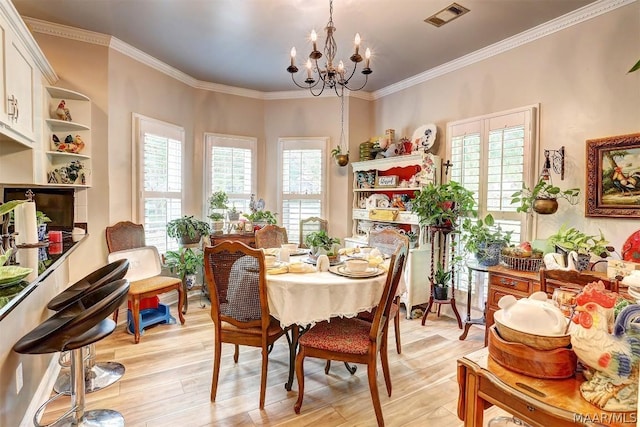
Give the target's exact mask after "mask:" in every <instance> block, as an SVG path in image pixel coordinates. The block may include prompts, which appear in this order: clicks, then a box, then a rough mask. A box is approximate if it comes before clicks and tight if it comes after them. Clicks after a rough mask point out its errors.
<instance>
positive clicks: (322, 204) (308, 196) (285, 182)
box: [278, 138, 328, 243]
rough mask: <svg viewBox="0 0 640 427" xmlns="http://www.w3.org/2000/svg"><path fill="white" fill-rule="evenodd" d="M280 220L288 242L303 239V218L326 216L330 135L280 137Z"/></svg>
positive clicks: (296, 241)
mask: <svg viewBox="0 0 640 427" xmlns="http://www.w3.org/2000/svg"><path fill="white" fill-rule="evenodd" d="M279 144H280V150H279V156H278V164H279V166H280V167H279V168H278V170H279V171H280V175H279V177H278V190H279V197H280V199H281V200H280V203H279V205H280V212H279V216H280V220H281V223H282V226H283V227H285V228H286V229H287V234H288V238H289V242H291V243H301V242H299V241H298V240H299V239H300V220H301V219H304V218H308V217H311V216H317V217H321V218H324V214H325V212H327V211H328V210H327V206H326V197H325V192H326V167H327V165H326V154H327V153H326V151H327V144H328V138H280V141H279Z"/></svg>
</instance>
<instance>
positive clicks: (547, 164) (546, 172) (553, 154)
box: [540, 145, 564, 181]
mask: <svg viewBox="0 0 640 427" xmlns="http://www.w3.org/2000/svg"><path fill="white" fill-rule="evenodd" d="M552 167H553V171H554V172H555V173H557V174H560V180H562V181H564V145H563V146H562V147H560V149H559V150H544V166H543V167H542V172H540V179H543V180H545V181H550V179H551V169H552Z"/></svg>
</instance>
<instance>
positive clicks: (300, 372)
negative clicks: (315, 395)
mask: <svg viewBox="0 0 640 427" xmlns="http://www.w3.org/2000/svg"><path fill="white" fill-rule="evenodd" d="M296 378H297V379H298V400H296V403H295V404H294V405H293V410H294V411H295V413H296V414H299V413H300V408H301V407H302V399H303V398H304V348H301V349H300V351H298V355H297V356H296Z"/></svg>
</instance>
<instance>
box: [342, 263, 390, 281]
mask: <svg viewBox="0 0 640 427" xmlns="http://www.w3.org/2000/svg"><path fill="white" fill-rule="evenodd" d="M329 271H330V272H331V273H333V274H337V275H338V276H344V277H350V278H352V279H367V278H370V277H376V276H380V275H382V274H384V273H385V270H383V269H382V268H379V267H369V268H367V269H366V270H365V271H362V272H355V271H350V270H349V269H348V268H347V266H346V265H334V266H331V267H329Z"/></svg>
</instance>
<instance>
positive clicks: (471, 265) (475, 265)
mask: <svg viewBox="0 0 640 427" xmlns="http://www.w3.org/2000/svg"><path fill="white" fill-rule="evenodd" d="M467 271H468V272H469V280H468V282H467V318H466V319H465V320H463V322H462V323H464V331H463V332H462V335H460V338H459V339H460V341H462V340H464V339H466V338H467V334H468V333H469V329H470V328H471V325H485V324H486V323H487V302H486V301H485V303H484V309H483V310H482V317H481V318H479V319H472V318H471V293H472V291H473V286H472V283H473V273H474V272H475V273H488V272H489V267H487V266H484V265H481V264H480V263H479V262H478V261H475V260H469V261H467ZM476 283H477V282H476ZM478 292H480V289H479V288H478Z"/></svg>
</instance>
